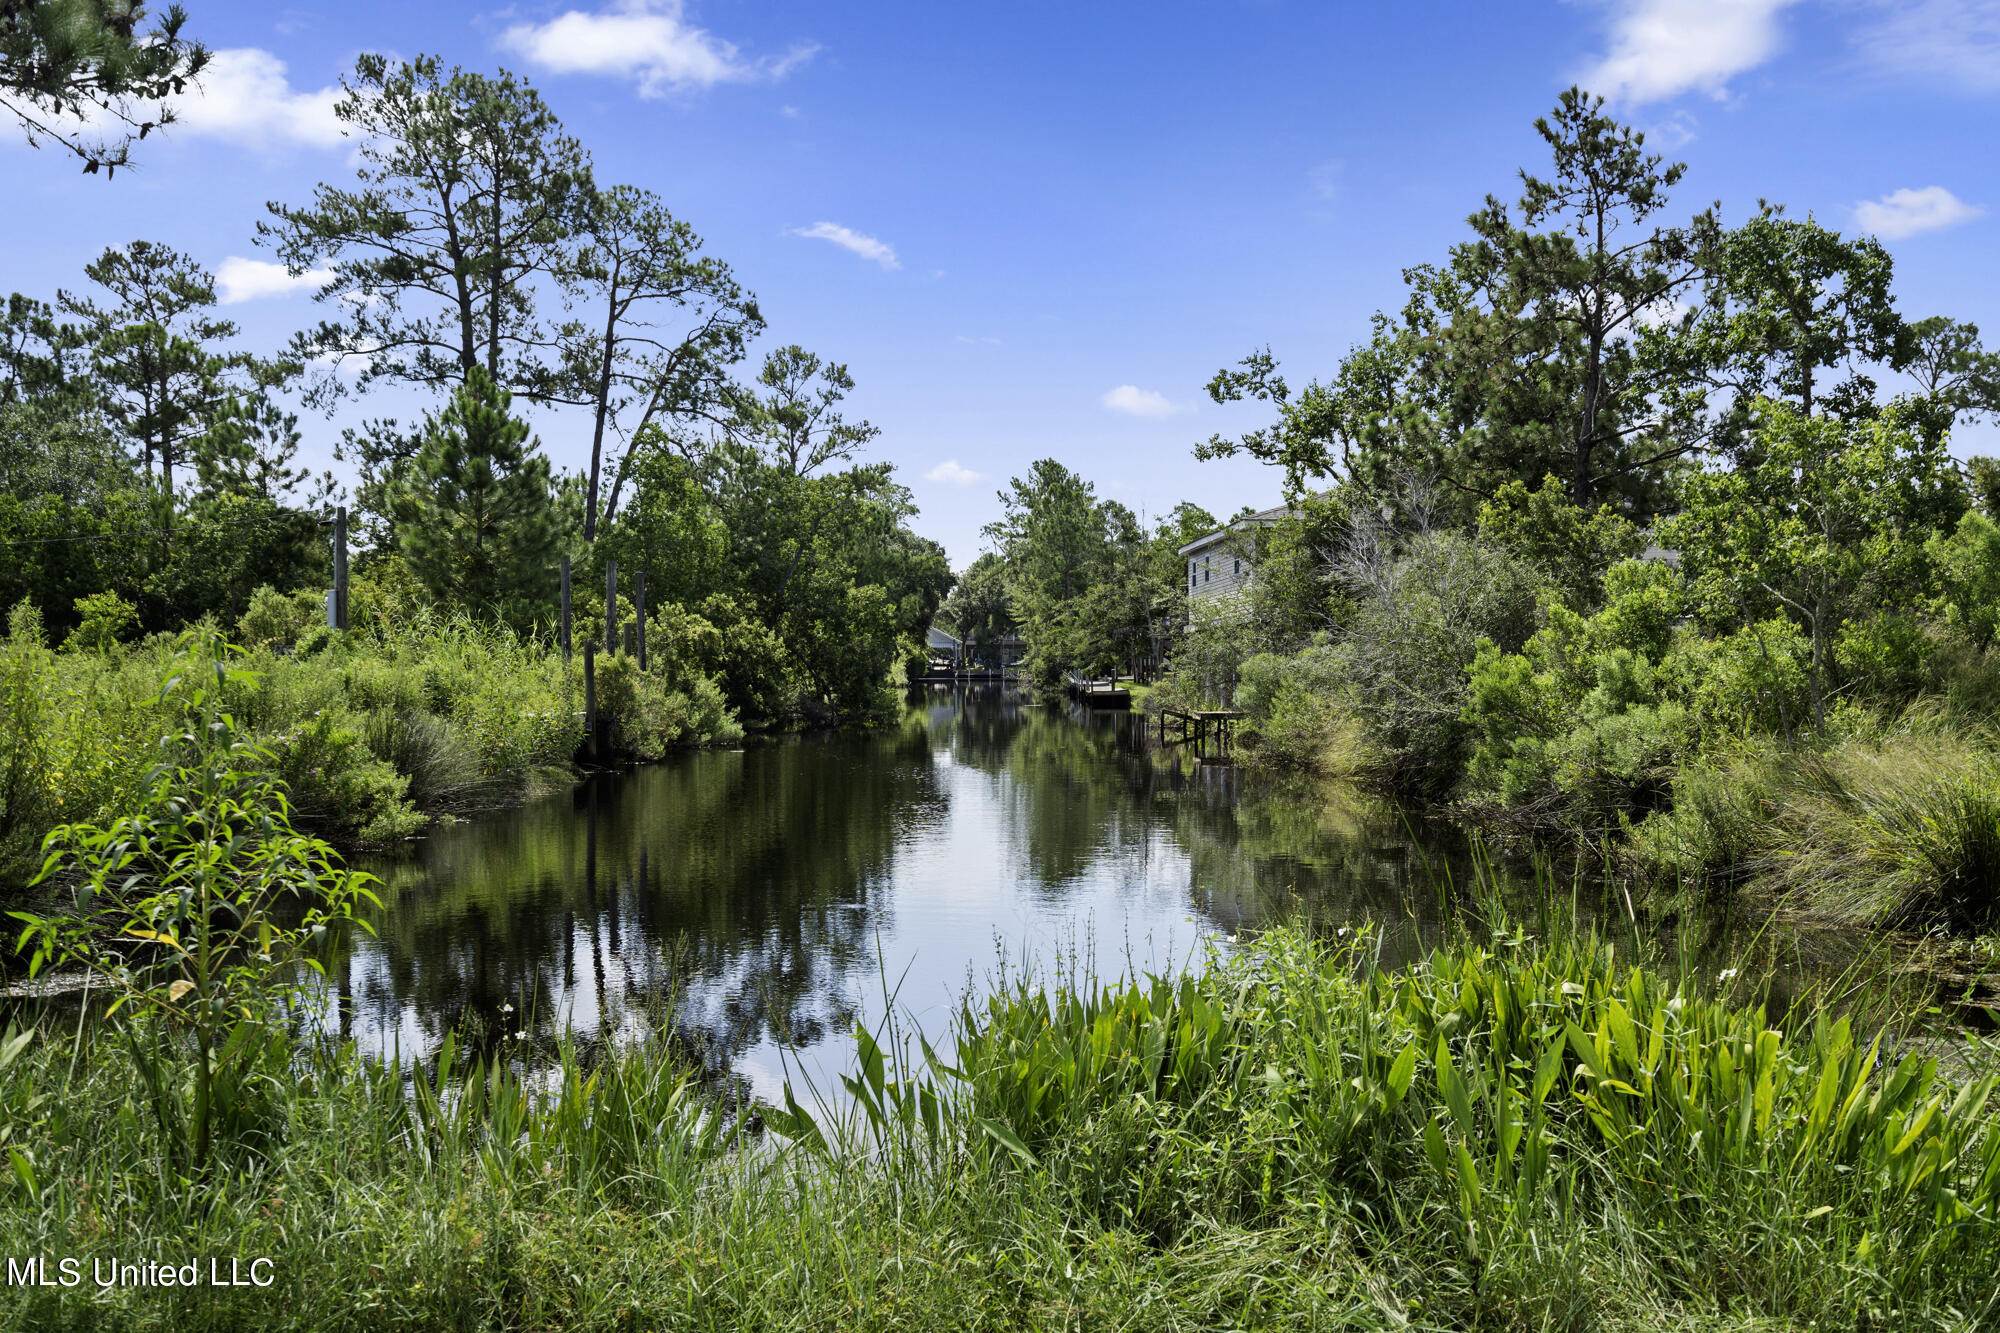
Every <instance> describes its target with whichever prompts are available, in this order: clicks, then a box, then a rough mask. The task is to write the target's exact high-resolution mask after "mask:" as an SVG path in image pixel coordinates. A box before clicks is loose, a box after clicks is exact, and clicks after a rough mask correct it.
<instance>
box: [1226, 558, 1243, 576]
mask: <svg viewBox="0 0 2000 1333" xmlns="http://www.w3.org/2000/svg"><path fill="white" fill-rule="evenodd" d="M1231 563H1232V564H1234V565H1235V566H1236V568H1235V569H1232V570H1230V571H1229V572H1230V573H1232V574H1241V573H1242V572H1243V562H1242V561H1241V560H1235V561H1232V562H1231Z"/></svg>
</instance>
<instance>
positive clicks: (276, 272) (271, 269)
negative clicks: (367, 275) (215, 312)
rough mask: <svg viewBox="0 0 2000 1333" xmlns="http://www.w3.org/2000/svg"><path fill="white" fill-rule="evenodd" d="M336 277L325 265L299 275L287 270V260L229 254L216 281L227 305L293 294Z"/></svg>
mask: <svg viewBox="0 0 2000 1333" xmlns="http://www.w3.org/2000/svg"><path fill="white" fill-rule="evenodd" d="M332 279H333V274H332V273H331V272H329V271H328V270H326V269H323V268H316V269H311V270H309V271H307V272H305V273H301V274H299V275H298V276H297V277H296V278H295V277H293V276H292V275H291V274H290V273H288V272H286V270H285V266H284V265H283V264H274V263H272V262H271V261H270V260H268V259H244V258H242V257H240V256H238V255H231V256H229V258H227V259H225V260H223V261H222V263H221V264H219V265H218V266H217V267H216V270H215V285H216V286H217V287H218V288H219V289H220V296H221V300H222V304H224V305H235V304H237V303H238V302H240V301H258V300H262V299H263V298H265V297H267V296H290V295H291V294H292V293H293V292H300V291H316V290H318V289H319V288H321V287H324V286H325V285H326V284H327V283H328V282H330V281H331V280H332Z"/></svg>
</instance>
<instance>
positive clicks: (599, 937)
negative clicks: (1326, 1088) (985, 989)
mask: <svg viewBox="0 0 2000 1333" xmlns="http://www.w3.org/2000/svg"><path fill="white" fill-rule="evenodd" d="M1447 868H1455V870H1454V872H1455V873H1456V874H1457V875H1458V877H1459V878H1460V881H1461V882H1462V881H1463V876H1464V867H1463V864H1462V849H1461V848H1458V847H1455V846H1452V845H1450V844H1449V843H1448V842H1447V841H1440V840H1439V839H1436V838H1433V837H1426V838H1424V839H1422V840H1418V839H1415V838H1413V836H1412V834H1411V832H1410V830H1409V829H1408V828H1407V826H1406V825H1405V824H1404V822H1403V819H1402V816H1401V815H1400V814H1399V813H1398V812H1397V811H1395V810H1394V809H1392V808H1389V807H1386V806H1384V805H1383V804H1381V803H1379V802H1375V801H1371V800H1368V799H1365V798H1363V797H1360V796H1357V795H1354V794H1352V793H1348V794H1345V795H1342V794H1340V793H1338V792H1331V793H1330V792H1324V791H1322V792H1315V793H1299V792H1296V791H1292V792H1287V791H1284V790H1280V789H1275V788H1271V787H1269V786H1266V785H1263V784H1260V783H1258V782H1255V781H1253V780H1251V779H1250V778H1248V777H1246V776H1245V774H1244V773H1243V772H1242V771H1241V770H1239V769H1236V768H1234V767H1233V766H1227V765H1219V764H1214V763H1209V762H1204V761H1203V760H1202V759H1201V758H1200V757H1199V756H1196V755H1194V754H1191V753H1188V752H1186V751H1180V750H1169V751H1164V752H1163V751H1161V750H1159V749H1158V748H1156V747H1153V746H1149V745H1148V744H1147V741H1146V737H1145V734H1144V730H1143V723H1142V720H1141V719H1140V718H1138V717H1137V716H1134V715H1129V714H1100V715H1095V716H1090V715H1084V714H1078V713H1071V712H1068V711H1066V710H1063V709H1060V708H1055V707H1036V706H1033V705H1032V704H1028V703H1025V702H1024V701H1023V700H1022V699H1021V698H1020V697H1019V696H1018V695H1016V694H1014V693H1012V692H1010V691H1006V690H1003V689H1000V688H997V687H987V688H983V689H976V690H974V691H971V692H964V691H961V692H958V693H951V692H940V693H937V694H933V695H930V696H927V697H925V698H923V699H922V700H921V701H920V702H919V703H917V704H915V705H913V706H912V707H911V708H910V710H909V711H908V713H907V715H906V716H905V717H904V718H903V719H902V720H901V722H900V724H899V725H896V726H891V727H886V728H881V729H877V730H873V731H867V732H860V733H847V734H841V735H830V736H817V737H805V738H794V739H789V740H784V741H779V742H773V743H769V744H762V745H750V746H746V747H745V748H743V749H740V750H731V751H704V752H699V753H692V754H686V755H680V756H676V757H675V758H673V759H671V760H669V761H668V762H665V763H662V764H657V765H653V766H650V767H647V768H645V769H642V770H639V771H636V772H633V773H630V774H625V775H621V776H617V777H613V778H607V779H602V780H599V781H597V782H593V783H591V784H589V785H587V786H585V787H583V788H581V789H579V790H578V791H577V792H576V793H574V794H573V796H571V797H566V798H563V799H560V800H557V801H552V802H545V803H542V804H538V805H535V806H532V807H529V808H526V809H522V810H516V811H510V812H507V813H505V814H503V815H497V816H494V817H492V818H490V819H485V820H481V821H477V822H474V823H469V824H464V825H460V826H456V827H451V828H444V829H440V830H437V831H435V832H434V833H433V834H432V836H431V837H429V838H428V839H427V840H426V841H424V842H423V843H422V844H421V845H420V850H419V851H418V853H417V855H416V856H415V858H414V859H412V860H406V861H402V862H396V863H389V864H385V865H377V866H373V867H371V869H373V870H375V872H376V873H378V874H380V875H381V876H382V877H383V879H384V881H385V883H384V885H383V890H384V891H383V899H384V910H383V912H382V913H381V915H380V918H379V921H378V931H379V933H378V935H377V937H376V938H374V939H372V940H365V941H363V942H362V943H360V944H358V945H357V947H356V948H355V950H354V952H353V954H352V956H351V957H350V958H349V959H348V960H347V961H346V963H345V965H344V967H343V969H342V971H341V975H340V978H339V985H340V989H341V993H342V996H343V1001H344V1003H343V1010H342V1024H343V1026H344V1027H345V1028H346V1029H347V1030H348V1031H349V1032H350V1033H351V1034H352V1035H354V1036H356V1037H359V1038H360V1039H361V1040H362V1041H363V1042H364V1043H365V1044H367V1045H370V1046H371V1047H374V1048H376V1049H381V1050H388V1049H392V1048H393V1049H396V1050H398V1051H400V1053H401V1054H403V1055H404V1056H410V1055H414V1054H419V1053H422V1052H425V1051H428V1050H429V1049H431V1048H432V1047H433V1046H434V1045H435V1044H436V1043H437V1042H438V1041H439V1040H441V1038H442V1037H443V1035H444V1034H445V1033H446V1032H447V1031H450V1030H452V1029H454V1028H455V1027H461V1026H465V1027H470V1028H473V1029H476V1030H479V1031H483V1032H487V1033H499V1034H503V1035H511V1033H512V1032H513V1031H516V1030H521V1031H527V1032H528V1033H529V1037H528V1039H529V1040H535V1039H538V1038H539V1039H541V1040H547V1039H548V1038H549V1037H550V1036H551V1035H552V1034H553V1033H555V1032H556V1031H558V1030H561V1029H563V1028H568V1029H571V1030H573V1031H576V1032H578V1033H580V1034H583V1035H584V1036H586V1037H592V1038H610V1039H615V1038H617V1037H618V1036H619V1035H621V1034H630V1033H636V1032H637V1031H639V1030H642V1029H643V1028H645V1027H646V1026H648V1025H651V1024H655V1023H658V1022H660V1021H661V1019H662V1015H661V1011H660V1003H661V997H662V996H663V995H664V994H666V993H667V992H669V991H674V992H676V993H678V994H680V995H682V996H683V997H684V998H683V1000H682V1002H681V1006H680V1008H679V1009H678V1011H677V1015H676V1018H677V1021H678V1022H679V1024H680V1025H681V1026H682V1028H683V1029H684V1030H685V1031H686V1032H689V1033H691V1034H693V1035H695V1036H698V1037H699V1038H700V1039H701V1041H702V1042H703V1043H704V1044H705V1048H706V1050H707V1052H708V1054H709V1056H710V1058H712V1059H713V1060H715V1061H716V1062H717V1063H718V1064H727V1065H728V1066H729V1067H730V1068H732V1069H733V1070H734V1071H735V1072H736V1073H737V1074H739V1075H741V1076H743V1077H745V1078H747V1080H748V1081H749V1083H750V1084H751V1086H752V1087H753V1088H754V1089H755V1090H756V1091H758V1092H759V1093H763V1094H768V1093H769V1092H771V1091H772V1090H774V1089H775V1087H776V1084H777V1081H778V1080H779V1079H780V1078H781V1077H783V1076H784V1073H785V1070H786V1064H785V1061H786V1059H787V1058H788V1057H787V1056H786V1054H785V1052H786V1051H787V1050H788V1049H789V1050H793V1051H796V1052H797V1053H798V1054H799V1056H800V1058H803V1059H804V1060H805V1062H806V1063H807V1065H808V1066H809V1067H817V1066H818V1065H819V1063H820V1061H821V1060H822V1059H825V1060H827V1061H828V1062H829V1064H832V1065H837V1064H838V1063H839V1061H840V1060H841V1058H842V1057H844V1055H845V1054H846V1049H847V1048H846V1044H845V1034H846V1033H847V1032H848V1031H850V1030H851V1029H852V1027H853V1024H854V1023H855V1021H856V1020H857V1019H860V1020H863V1021H870V1022H873V1021H874V1020H875V1019H876V1018H877V1017H879V1015H880V1013H881V1012H882V1009H883V1006H884V1003H885V991H893V992H894V995H895V1000H896V1004H897V1007H898V1009H899V1010H908V1011H909V1012H911V1013H912V1014H914V1015H915V1016H916V1018H917V1020H918V1021H919V1022H920V1023H921V1024H922V1026H923V1027H924V1028H925V1029H926V1030H927V1031H930V1032H933V1033H937V1032H941V1031H942V1030H943V1029H944V1027H945V1025H946V1020H947V1018H948V1014H949V1011H950V1007H951V1005H952V1003H953V1001H954V999H955V997H957V996H959V995H960V994H962V993H963V992H964V991H965V989H966V988H967V987H968V986H974V987H976V986H978V985H980V984H982V982H983V981H984V980H985V979H986V978H988V977H989V976H990V975H991V974H992V973H993V971H994V969H995V967H996V965H997V963H998V960H999V959H1000V958H1002V957H1005V958H1008V959H1010V960H1013V961H1014V962H1015V963H1019V962H1020V961H1021V960H1023V959H1026V960H1028V961H1029V962H1030V963H1031V964H1032V963H1037V962H1039V963H1042V964H1047V963H1049V962H1051V961H1053V960H1055V959H1056V957H1057V956H1058V955H1059V954H1060V955H1066V956H1067V958H1068V959H1069V960H1070V961H1072V962H1073V961H1077V960H1081V961H1082V962H1083V963H1084V964H1085V965H1092V964H1094V965H1095V967H1096V968H1097V969H1098V970H1099V971H1100V972H1102V973H1107V974H1109V973H1116V972H1119V971H1122V970H1124V969H1125V968H1126V967H1128V966H1131V967H1141V968H1143V967H1158V966H1164V965H1170V964H1174V963H1178V962H1185V961H1187V960H1190V959H1195V960H1198V959H1199V956H1200V953H1201V950H1202V948H1203V945H1204V941H1207V940H1215V939H1221V940H1223V941H1226V940H1227V938H1228V937H1229V936H1232V935H1234V934H1235V933H1237V932H1239V931H1240V930H1242V929H1244V928H1246V927H1249V926H1252V925H1255V924H1256V923H1257V922H1259V921H1261V920H1263V919H1265V918H1267V917H1268V916H1269V915H1270V913H1272V912H1273V911H1274V910H1277V909H1278V908H1279V906H1280V905H1281V904H1282V903H1283V902H1284V901H1285V900H1287V899H1288V898H1292V897H1294V896H1296V898H1298V899H1300V900H1303V901H1306V902H1308V903H1310V905H1311V906H1312V909H1313V910H1314V912H1315V913H1316V914H1317V915H1320V916H1321V917H1323V918H1327V919H1337V920H1359V919H1362V918H1366V917H1373V918H1377V919H1383V918H1388V919H1393V920H1395V921H1397V922H1399V923H1400V924H1399V926H1398V928H1397V929H1396V930H1395V931H1394V932H1393V933H1392V935H1391V939H1390V944H1389V946H1388V947H1389V948H1390V949H1391V951H1392V953H1403V952H1407V950H1408V949H1409V948H1410V947H1413V944H1414V941H1415V940H1416V939H1417V938H1418V937H1419V936H1420V935H1423V934H1426V933H1428V928H1429V927H1432V926H1434V925H1435V924H1436V923H1437V921H1438V920H1439V919H1440V917H1441V914H1442V913H1443V912H1444V911H1445V910H1447V906H1448V905H1447V904H1445V903H1442V902H1441V901H1440V899H1439V895H1438V893H1437V892H1436V889H1435V887H1434V886H1435V884H1436V882H1437V881H1438V879H1439V877H1440V874H1441V872H1443V871H1445V870H1446V869H1447ZM509 1006H511V1008H509ZM815 1076H816V1077H817V1078H819V1081H820V1082H821V1083H822V1085H824V1084H825V1083H828V1082H831V1081H832V1079H831V1076H830V1074H828V1073H826V1071H825V1070H824V1069H819V1070H818V1071H817V1073H816V1075H815Z"/></svg>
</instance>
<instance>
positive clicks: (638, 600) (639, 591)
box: [632, 566, 646, 671]
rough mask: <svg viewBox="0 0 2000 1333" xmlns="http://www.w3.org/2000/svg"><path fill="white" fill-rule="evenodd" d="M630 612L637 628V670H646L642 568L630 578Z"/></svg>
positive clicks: (643, 571) (644, 587) (644, 575)
mask: <svg viewBox="0 0 2000 1333" xmlns="http://www.w3.org/2000/svg"><path fill="white" fill-rule="evenodd" d="M632 612H633V615H634V616H635V617H636V618H637V619H638V622H639V626H638V630H639V670H641V671H644V670H645V669H646V571H645V569H644V567H643V566H642V567H641V568H640V570H639V572H638V573H637V574H634V575H633V576H632Z"/></svg>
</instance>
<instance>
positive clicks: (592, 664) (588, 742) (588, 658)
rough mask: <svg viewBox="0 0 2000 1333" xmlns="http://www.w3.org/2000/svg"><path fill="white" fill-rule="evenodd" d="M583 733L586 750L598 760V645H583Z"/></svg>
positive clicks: (594, 759) (595, 760) (591, 757)
mask: <svg viewBox="0 0 2000 1333" xmlns="http://www.w3.org/2000/svg"><path fill="white" fill-rule="evenodd" d="M583 735H584V742H583V744H584V752H585V754H586V755H588V756H589V758H590V761H591V762H592V763H596V762H597V645H596V644H594V643H586V644H584V645H583Z"/></svg>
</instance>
